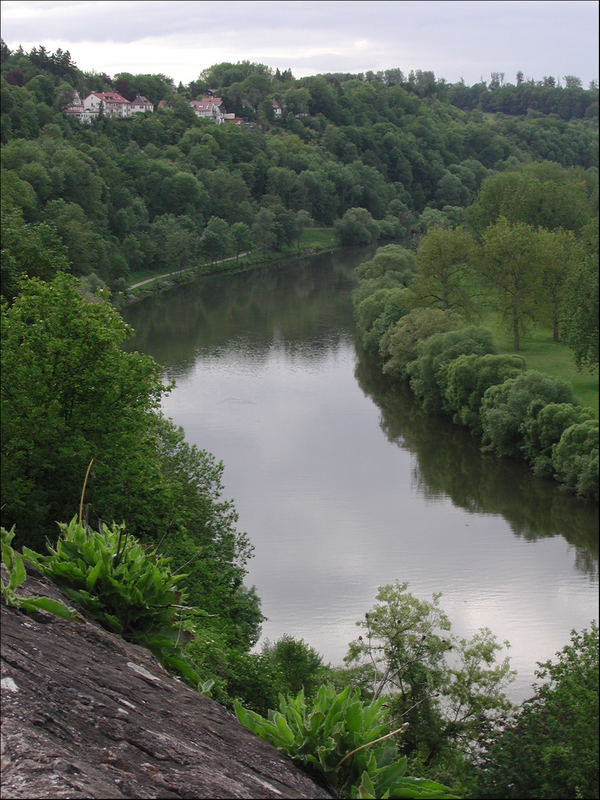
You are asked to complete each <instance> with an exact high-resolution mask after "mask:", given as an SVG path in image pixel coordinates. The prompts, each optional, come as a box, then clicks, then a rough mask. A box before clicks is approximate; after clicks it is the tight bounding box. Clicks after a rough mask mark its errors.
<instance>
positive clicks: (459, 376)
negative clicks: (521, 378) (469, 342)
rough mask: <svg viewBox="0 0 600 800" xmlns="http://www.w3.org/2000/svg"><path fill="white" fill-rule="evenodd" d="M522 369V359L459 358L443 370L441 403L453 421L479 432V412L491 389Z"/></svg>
mask: <svg viewBox="0 0 600 800" xmlns="http://www.w3.org/2000/svg"><path fill="white" fill-rule="evenodd" d="M524 369H525V359H524V358H523V357H522V356H517V355H495V354H493V353H488V354H486V355H484V356H478V355H474V354H470V355H461V356H458V358H455V359H453V360H452V361H449V362H448V363H447V364H446V365H445V366H444V367H443V372H444V379H443V383H444V387H445V388H444V400H445V403H446V405H447V408H448V410H449V411H450V412H451V413H452V419H453V421H454V422H456V423H459V424H460V425H466V426H467V427H469V428H470V429H471V430H472V431H473V433H476V434H480V433H481V423H480V419H479V410H480V406H481V401H482V399H483V395H484V393H485V391H486V389H488V388H489V387H490V386H495V385H496V384H498V383H503V382H504V381H505V380H506V379H507V378H513V377H515V375H517V374H518V373H519V372H521V371H522V370H524Z"/></svg>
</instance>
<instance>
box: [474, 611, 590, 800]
mask: <svg viewBox="0 0 600 800" xmlns="http://www.w3.org/2000/svg"><path fill="white" fill-rule="evenodd" d="M536 676H537V678H538V679H539V680H540V681H541V683H539V684H537V685H535V686H534V689H535V696H534V697H533V698H532V699H531V700H526V701H525V702H524V703H523V704H522V705H521V707H520V709H519V711H518V713H517V715H516V717H515V719H514V720H513V721H512V722H511V724H510V725H509V726H507V727H506V729H505V730H504V731H503V732H502V733H501V734H500V735H499V736H496V737H494V738H493V739H491V740H490V743H489V747H488V748H487V751H486V753H485V757H484V759H483V762H482V764H481V766H480V768H479V770H478V774H477V777H478V781H477V785H476V787H475V790H474V793H473V796H474V797H482V798H488V797H490V798H492V797H498V798H554V797H561V798H563V797H564V798H573V800H574V799H575V798H578V797H598V789H599V787H598V624H597V623H596V622H592V623H591V625H590V628H589V630H588V629H584V630H583V631H581V632H577V631H571V641H570V643H569V644H568V645H566V646H565V647H563V649H562V650H560V651H559V652H558V653H556V658H555V659H554V660H549V661H546V662H544V663H539V664H538V669H537V670H536Z"/></svg>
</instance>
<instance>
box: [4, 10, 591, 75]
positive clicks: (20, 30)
mask: <svg viewBox="0 0 600 800" xmlns="http://www.w3.org/2000/svg"><path fill="white" fill-rule="evenodd" d="M1 10H2V38H3V39H4V41H5V42H6V44H7V45H8V46H9V47H10V48H11V49H14V48H16V47H18V45H19V44H21V45H22V46H23V48H24V49H25V50H27V51H28V50H30V49H31V48H32V47H35V46H38V45H40V44H43V45H44V46H45V47H46V48H47V49H49V50H52V51H54V50H56V49H57V48H58V47H60V48H62V49H63V50H69V51H70V53H71V56H72V58H73V60H74V61H75V63H76V64H77V66H78V67H79V68H80V69H82V70H84V71H86V72H87V71H91V70H95V71H96V72H105V73H107V74H108V75H111V76H112V75H115V74H116V73H118V72H132V73H158V72H162V73H163V74H165V75H167V76H169V77H171V78H173V80H174V81H175V83H176V84H178V83H179V82H180V81H181V82H182V83H184V84H187V83H189V82H190V81H191V80H194V79H196V78H197V77H198V76H199V74H200V73H201V72H202V70H204V69H206V68H207V67H210V66H211V65H213V64H218V63H220V62H223V61H229V62H233V63H235V62H237V61H245V60H248V61H253V62H259V63H261V64H267V65H268V66H270V67H273V68H276V67H279V69H281V70H284V69H288V68H290V69H291V70H292V73H293V75H294V76H295V77H296V78H301V77H304V76H306V75H316V74H318V73H323V72H351V73H357V72H365V71H367V70H373V71H375V72H376V71H377V70H381V69H389V68H392V67H399V68H400V69H401V70H402V71H403V72H404V73H405V74H408V73H409V72H410V70H411V69H414V70H417V69H421V70H433V72H435V74H436V77H438V78H445V79H446V80H447V81H449V82H455V81H458V80H459V79H460V78H461V77H462V78H464V80H465V81H466V83H467V84H473V83H476V82H477V81H479V80H480V79H481V78H482V77H483V79H484V80H489V78H490V73H491V72H500V73H502V72H503V73H504V74H505V80H506V81H507V82H513V83H514V81H515V75H516V73H517V71H518V70H522V71H523V73H524V74H525V77H526V78H534V79H536V80H540V79H541V78H543V77H544V76H545V75H552V76H554V77H556V78H559V79H560V80H561V81H562V78H563V76H564V75H576V76H578V77H579V78H581V79H582V81H583V85H584V87H586V88H587V86H588V84H589V82H590V81H592V80H598V3H597V2H595V0H593V1H589V0H582V1H581V2H577V1H576V0H568V2H559V1H558V0H556V1H550V2H547V1H546V0H537V1H534V2H518V1H517V0H511V1H510V2H492V0H486V2H478V1H477V0H470V2H453V1H452V0H443V1H442V2H438V1H437V0H426V2H420V1H417V0H387V1H386V2H376V0H370V1H369V2H363V0H349V1H347V2H345V1H344V0H332V1H331V2H330V1H328V0H320V1H317V2H313V1H312V0H310V1H305V0H284V2H280V0H270V1H269V2H252V1H251V0H245V1H244V2H237V0H226V1H225V2H200V1H199V0H198V1H196V0H184V2H178V1H177V0H169V2H163V1H162V0H145V1H142V0H118V2H112V0H102V1H101V2H92V0H62V1H61V0H38V1H37V2H32V1H30V0H5V2H2V3H1Z"/></svg>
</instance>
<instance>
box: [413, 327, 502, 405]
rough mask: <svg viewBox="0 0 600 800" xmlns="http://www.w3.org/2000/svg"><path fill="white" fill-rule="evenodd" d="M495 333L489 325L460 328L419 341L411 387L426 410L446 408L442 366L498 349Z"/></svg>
mask: <svg viewBox="0 0 600 800" xmlns="http://www.w3.org/2000/svg"><path fill="white" fill-rule="evenodd" d="M495 350H496V348H495V347H494V343H493V339H492V334H491V332H490V331H489V330H487V328H473V327H469V328H459V329H458V330H453V331H448V332H447V333H438V334H436V335H435V336H431V337H430V338H429V339H426V340H425V341H423V342H420V343H419V344H418V345H417V358H416V359H415V361H412V362H411V363H410V364H409V365H408V367H407V373H408V375H409V376H410V388H411V389H412V391H413V392H414V393H415V396H416V397H417V399H418V400H420V402H421V405H422V406H423V408H424V410H425V411H427V412H429V413H440V412H442V411H444V410H445V409H446V406H445V403H444V396H443V392H444V390H445V386H444V384H443V380H442V382H440V377H442V378H443V376H442V375H441V371H442V367H443V366H444V365H445V364H447V363H448V362H450V361H452V360H453V359H455V358H458V356H460V355H463V354H465V355H467V354H469V353H475V354H476V355H484V353H494V352H495Z"/></svg>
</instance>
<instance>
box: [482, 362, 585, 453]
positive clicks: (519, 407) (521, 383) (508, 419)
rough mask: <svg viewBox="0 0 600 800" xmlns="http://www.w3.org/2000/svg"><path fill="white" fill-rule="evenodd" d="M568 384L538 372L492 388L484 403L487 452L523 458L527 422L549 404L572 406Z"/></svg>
mask: <svg viewBox="0 0 600 800" xmlns="http://www.w3.org/2000/svg"><path fill="white" fill-rule="evenodd" d="M573 402H574V397H573V390H572V388H571V387H570V386H569V384H568V383H566V382H565V381H562V380H560V379H558V378H550V377H548V376H547V375H542V373H540V372H536V371H535V370H526V371H525V372H523V373H522V374H521V375H517V377H515V378H508V379H507V380H506V381H504V383H501V384H497V385H496V386H491V387H490V388H489V389H487V390H486V392H485V394H484V396H483V400H482V402H481V428H482V434H483V443H484V446H485V449H487V450H491V451H492V452H494V453H495V454H496V455H498V456H512V457H517V458H518V457H519V456H522V455H524V448H525V445H524V439H525V430H526V426H527V425H528V420H529V418H530V417H533V416H534V415H536V414H537V413H539V411H540V410H541V407H543V405H547V404H548V403H573Z"/></svg>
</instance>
